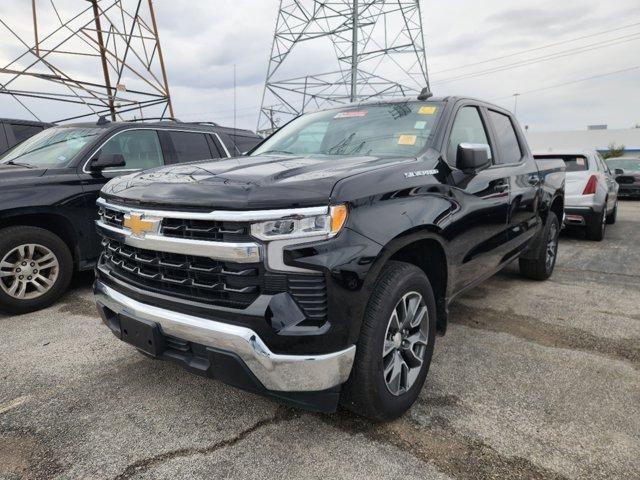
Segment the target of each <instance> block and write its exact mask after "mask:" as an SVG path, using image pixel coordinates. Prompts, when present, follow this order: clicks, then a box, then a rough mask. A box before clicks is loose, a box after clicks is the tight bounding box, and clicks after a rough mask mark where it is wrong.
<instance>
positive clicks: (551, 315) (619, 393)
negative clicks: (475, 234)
mask: <svg viewBox="0 0 640 480" xmlns="http://www.w3.org/2000/svg"><path fill="white" fill-rule="evenodd" d="M90 284H91V275H86V274H85V275H82V276H80V277H79V278H78V279H76V280H75V283H74V287H73V289H72V290H71V291H70V292H69V293H68V294H67V295H66V296H65V298H64V299H63V300H62V301H61V302H59V303H58V304H57V305H55V306H53V307H51V308H49V309H47V310H44V311H41V312H37V313H33V314H29V315H23V316H16V317H6V316H5V317H2V316H0V478H2V479H18V478H38V479H40V478H59V479H88V478H99V479H129V478H131V479H134V478H135V479H143V478H144V479H175V478H197V479H205V478H207V479H210V478H216V479H218V478H232V479H236V478H237V479H245V478H258V477H259V478H265V479H280V478H287V479H303V478H304V479H306V478H316V479H324V478H331V479H342V478H345V479H347V478H375V479H387V478H388V479H398V478H402V479H413V478H415V479H423V480H424V479H440V478H442V479H446V478H457V479H462V478H465V479H466V478H473V479H476V478H496V479H497V478H500V479H504V478H514V479H515V478H519V479H525V478H526V479H529V478H539V479H547V478H549V479H551V478H585V479H586V478H589V479H594V478H602V479H605V478H606V479H611V478H620V479H622V478H625V479H628V478H640V372H639V370H640V201H624V202H623V201H621V202H620V210H619V214H618V222H617V223H616V224H615V225H612V226H608V228H607V234H606V238H605V240H604V241H603V242H591V241H588V240H585V239H584V236H583V235H582V234H581V232H580V231H568V232H565V233H563V235H562V238H561V243H560V253H559V259H558V265H557V268H556V271H555V273H554V275H553V277H552V278H551V279H550V280H549V281H547V282H534V281H530V280H525V279H523V278H521V277H520V276H519V275H518V273H517V265H511V266H509V267H508V268H506V269H505V270H504V271H503V272H501V273H499V274H498V275H496V276H495V277H493V278H491V279H490V280H488V281H487V282H485V283H483V284H482V285H480V286H479V287H477V288H476V289H474V290H472V291H470V292H469V293H468V294H467V295H465V296H464V297H461V298H460V299H459V300H457V301H456V302H455V303H454V304H453V305H452V307H451V322H450V326H449V331H448V332H447V335H446V336H444V337H438V338H437V341H436V347H435V355H434V359H433V363H432V366H431V371H430V374H429V377H428V379H427V382H426V384H425V387H424V389H423V391H422V394H421V396H420V399H419V401H418V402H417V404H416V405H415V406H414V407H413V408H412V409H411V411H410V412H409V413H407V414H406V415H405V416H404V417H402V418H401V419H399V420H397V421H395V422H392V423H388V424H380V425H375V424H371V423H370V422H367V421H364V420H362V419H360V418H358V417H357V416H354V415H353V414H350V413H348V412H344V411H340V412H338V413H336V414H334V415H320V414H312V413H306V412H302V411H298V410H294V409H291V408H287V407H282V406H280V405H278V404H277V403H276V402H274V401H271V400H267V399H265V398H262V397H259V396H256V395H253V394H249V393H246V392H243V391H240V390H236V389H234V388H232V387H229V386H226V385H224V384H222V383H219V382H216V381H212V380H209V379H205V378H200V377H197V376H194V375H191V374H188V373H186V372H185V371H184V370H183V369H182V368H180V367H178V366H176V365H173V364H171V363H167V362H160V361H154V360H152V359H149V358H147V357H144V356H142V355H141V354H139V353H137V351H136V350H134V349H133V348H131V347H129V346H127V345H125V344H123V343H121V342H120V341H118V340H117V339H116V338H115V337H114V336H113V335H112V334H111V333H110V332H109V330H108V329H107V328H106V327H105V326H103V325H102V324H101V322H100V321H99V319H98V316H97V314H96V312H95V308H94V305H93V301H92V298H91V293H90Z"/></svg>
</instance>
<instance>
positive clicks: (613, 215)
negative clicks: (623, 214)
mask: <svg viewBox="0 0 640 480" xmlns="http://www.w3.org/2000/svg"><path fill="white" fill-rule="evenodd" d="M617 217H618V200H616V204H615V205H614V207H613V211H612V212H611V213H610V214H609V215H607V225H613V224H614V223H616V219H617Z"/></svg>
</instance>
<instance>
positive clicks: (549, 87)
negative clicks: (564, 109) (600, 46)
mask: <svg viewBox="0 0 640 480" xmlns="http://www.w3.org/2000/svg"><path fill="white" fill-rule="evenodd" d="M638 69H640V65H635V66H633V67H629V68H623V69H621V70H616V71H614V72H607V73H601V74H598V75H591V76H590V77H584V78H578V79H576V80H570V81H568V82H563V83H556V84H555V85H548V86H546V87H540V88H534V89H532V90H525V91H521V92H518V93H517V95H518V96H522V95H527V94H529V93H536V92H542V91H544V90H551V89H553V88H559V87H564V86H567V85H573V84H575V83H581V82H586V81H587V80H594V79H596V78H602V77H609V76H611V75H617V74H620V73H626V72H631V71H633V70H638ZM507 98H513V94H512V95H505V96H504V97H497V98H493V99H491V101H492V102H495V101H498V100H505V99H507Z"/></svg>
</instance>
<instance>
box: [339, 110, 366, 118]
mask: <svg viewBox="0 0 640 480" xmlns="http://www.w3.org/2000/svg"><path fill="white" fill-rule="evenodd" d="M367 113H368V112H367V111H366V110H350V111H348V112H338V113H336V116H335V117H333V118H353V117H366V116H367Z"/></svg>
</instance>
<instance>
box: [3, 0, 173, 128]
mask: <svg viewBox="0 0 640 480" xmlns="http://www.w3.org/2000/svg"><path fill="white" fill-rule="evenodd" d="M25 4H26V2H25ZM30 6H31V11H30V12H29V14H30V17H32V29H27V28H25V26H26V25H28V24H27V23H26V22H25V21H24V20H25V19H24V18H23V19H22V22H20V21H18V22H16V25H9V24H8V22H6V21H5V20H3V19H2V18H0V31H3V30H4V36H3V45H2V47H5V48H7V49H9V51H18V52H19V53H18V54H17V55H15V56H13V57H12V58H11V60H10V61H8V62H0V100H1V99H2V97H5V98H12V99H13V100H14V101H16V102H18V103H19V104H20V105H21V106H22V107H23V108H24V109H25V110H26V111H28V112H29V113H30V114H31V115H32V116H34V117H35V118H36V119H40V116H41V115H42V112H45V111H46V112H47V113H45V114H44V115H42V116H44V117H45V118H44V119H45V120H49V121H56V122H63V121H67V120H75V119H81V118H86V117H91V116H102V115H107V116H110V117H111V119H112V120H116V119H124V117H133V116H137V117H144V116H145V115H146V116H149V114H151V115H152V116H154V117H160V118H164V117H165V116H166V115H169V116H171V117H172V116H173V109H172V105H171V97H170V95H169V84H168V81H167V75H166V70H165V66H164V60H163V58H162V50H161V48H160V40H159V38H158V28H157V24H156V19H155V14H154V10H153V3H152V0H85V1H84V2H75V3H69V2H68V1H67V2H64V1H63V0H46V1H45V0H31V5H30ZM78 6H80V7H82V9H81V10H75V11H74V10H71V8H78ZM65 7H66V8H65ZM17 13H25V12H17ZM29 20H31V18H30V19H29ZM30 23H31V21H30V22H29V24H30ZM12 42H13V45H10V44H11V43H12ZM10 47H11V48H10ZM0 58H2V57H0ZM2 63H4V64H2ZM52 101H55V103H51V102H52ZM53 105H55V107H53ZM45 109H46V110H45ZM52 112H55V113H52ZM62 112H64V114H62ZM61 114H62V115H61Z"/></svg>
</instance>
